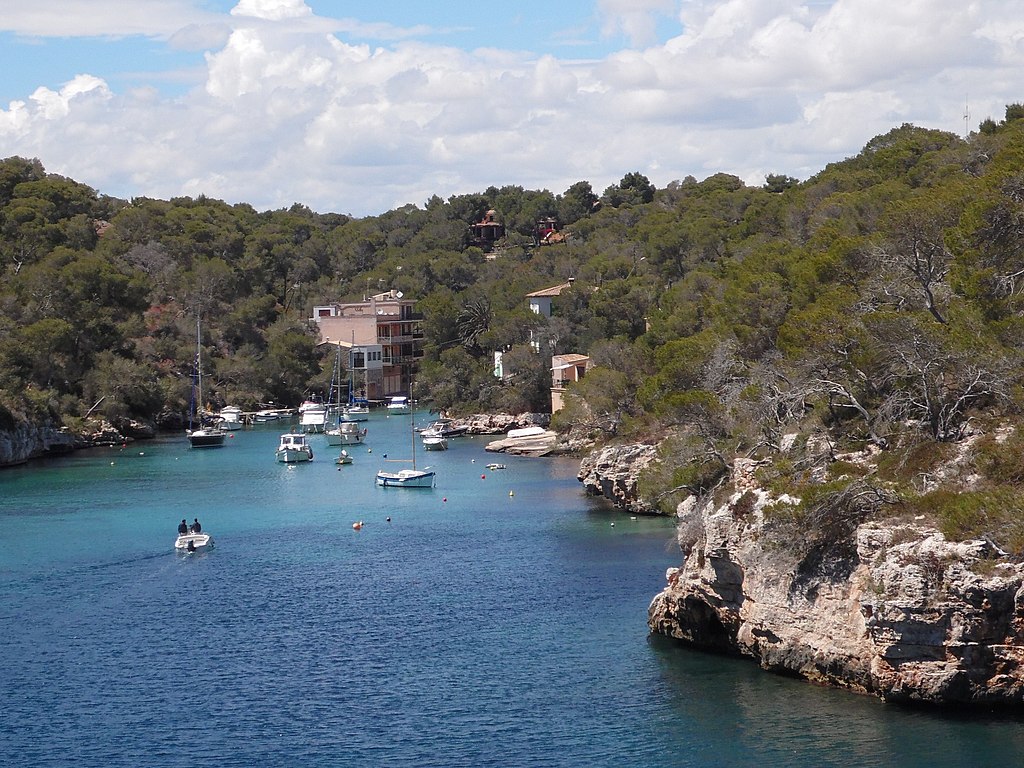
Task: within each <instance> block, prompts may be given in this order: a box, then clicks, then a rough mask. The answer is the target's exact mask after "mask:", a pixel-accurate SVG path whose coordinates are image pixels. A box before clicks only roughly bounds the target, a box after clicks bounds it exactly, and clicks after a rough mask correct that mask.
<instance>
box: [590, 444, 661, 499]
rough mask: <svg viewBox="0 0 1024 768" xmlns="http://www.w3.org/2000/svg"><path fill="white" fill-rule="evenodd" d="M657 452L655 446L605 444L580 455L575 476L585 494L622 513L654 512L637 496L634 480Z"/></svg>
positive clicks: (635, 481)
mask: <svg viewBox="0 0 1024 768" xmlns="http://www.w3.org/2000/svg"><path fill="white" fill-rule="evenodd" d="M657 454H658V448H657V446H655V445H645V444H642V443H634V444H630V445H608V446H605V447H603V448H601V449H600V450H597V451H594V452H592V453H589V454H587V455H586V456H584V457H583V460H582V461H581V462H580V471H579V474H578V475H577V476H576V478H577V479H578V480H579V481H580V482H581V483H583V488H584V490H585V491H586V492H587V494H589V495H591V496H603V497H604V498H606V499H608V500H609V501H610V502H612V503H613V504H614V505H615V506H616V507H618V508H619V509H621V510H623V511H624V512H629V513H631V514H643V515H647V514H656V513H657V510H656V509H655V508H653V507H651V506H650V505H648V504H646V503H645V502H644V501H643V500H641V499H640V496H639V494H638V493H637V479H638V478H639V476H640V473H641V472H642V471H643V470H644V469H645V468H646V467H647V466H648V465H649V464H650V463H651V462H652V461H654V460H655V458H656V457H657Z"/></svg>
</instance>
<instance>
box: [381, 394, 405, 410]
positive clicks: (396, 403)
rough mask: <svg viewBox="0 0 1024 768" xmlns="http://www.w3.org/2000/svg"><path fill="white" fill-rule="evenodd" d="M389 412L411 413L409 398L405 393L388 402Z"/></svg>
mask: <svg viewBox="0 0 1024 768" xmlns="http://www.w3.org/2000/svg"><path fill="white" fill-rule="evenodd" d="M386 407H387V409H388V413H409V409H410V407H411V406H410V404H409V398H408V397H406V396H405V395H395V396H394V397H392V398H391V399H390V400H388V404H387V406H386Z"/></svg>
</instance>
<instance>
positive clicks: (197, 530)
mask: <svg viewBox="0 0 1024 768" xmlns="http://www.w3.org/2000/svg"><path fill="white" fill-rule="evenodd" d="M190 530H191V531H192V533H202V531H203V526H201V525H200V524H199V518H198V517H197V518H195V522H194V523H192V528H191V529H190Z"/></svg>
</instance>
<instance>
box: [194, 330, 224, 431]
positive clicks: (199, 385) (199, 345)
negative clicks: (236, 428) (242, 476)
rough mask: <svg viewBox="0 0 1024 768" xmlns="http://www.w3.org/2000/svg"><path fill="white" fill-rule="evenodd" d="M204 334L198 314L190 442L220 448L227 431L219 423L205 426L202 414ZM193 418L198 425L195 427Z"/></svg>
mask: <svg viewBox="0 0 1024 768" xmlns="http://www.w3.org/2000/svg"><path fill="white" fill-rule="evenodd" d="M202 356H203V336H202V332H201V331H200V327H199V315H198V314H197V315H196V365H195V371H194V372H193V375H192V402H191V403H190V404H189V409H188V442H189V445H190V446H192V447H193V448H220V447H222V446H223V445H224V438H225V437H227V432H225V431H224V430H223V429H221V428H220V427H219V426H217V425H212V426H205V425H204V424H203V416H202V402H203V360H202ZM193 419H195V423H196V424H197V425H198V426H197V427H196V428H195V429H193V428H192V427H193Z"/></svg>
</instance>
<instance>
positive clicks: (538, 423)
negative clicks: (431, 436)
mask: <svg viewBox="0 0 1024 768" xmlns="http://www.w3.org/2000/svg"><path fill="white" fill-rule="evenodd" d="M455 423H456V424H457V425H459V426H462V427H466V434H467V435H500V434H502V433H504V432H508V431H509V430H510V429H521V428H523V427H546V426H547V425H548V424H550V423H551V416H550V415H548V414H546V413H521V414H518V415H515V416H513V415H512V414H509V413H478V414H474V415H472V416H463V417H461V418H457V419H455Z"/></svg>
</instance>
